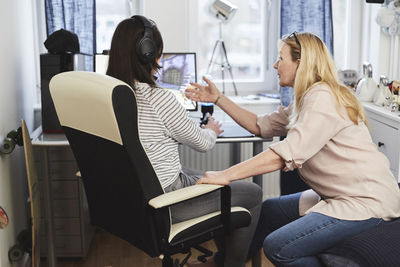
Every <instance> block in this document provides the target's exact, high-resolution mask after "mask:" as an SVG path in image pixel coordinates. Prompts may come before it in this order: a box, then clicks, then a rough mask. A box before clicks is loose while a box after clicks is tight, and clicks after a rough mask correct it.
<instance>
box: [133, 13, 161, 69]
mask: <svg viewBox="0 0 400 267" xmlns="http://www.w3.org/2000/svg"><path fill="white" fill-rule="evenodd" d="M131 18H137V19H139V20H140V21H141V22H142V23H143V26H144V34H143V37H142V38H140V39H139V40H137V42H136V54H137V56H138V57H139V60H140V62H142V63H143V64H148V63H151V62H153V61H154V60H155V57H156V44H155V43H154V40H153V29H154V27H155V26H154V24H153V23H152V22H151V21H149V20H148V19H147V18H146V17H144V16H139V15H136V16H133V17H131Z"/></svg>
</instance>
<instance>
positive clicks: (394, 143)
mask: <svg viewBox="0 0 400 267" xmlns="http://www.w3.org/2000/svg"><path fill="white" fill-rule="evenodd" d="M369 124H370V130H371V137H372V140H373V141H374V143H375V144H377V146H378V149H379V151H380V152H382V153H383V154H385V155H386V157H387V158H388V159H389V162H390V169H391V170H392V172H393V174H394V175H395V177H398V175H399V155H400V153H399V150H400V138H399V129H398V128H394V127H392V126H390V125H387V124H385V123H383V122H380V121H377V120H375V119H372V118H371V119H370V120H369Z"/></svg>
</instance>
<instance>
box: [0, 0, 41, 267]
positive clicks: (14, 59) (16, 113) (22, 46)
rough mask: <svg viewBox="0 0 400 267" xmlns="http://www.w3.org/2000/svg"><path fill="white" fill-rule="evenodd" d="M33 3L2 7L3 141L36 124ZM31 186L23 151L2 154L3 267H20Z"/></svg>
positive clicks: (0, 132) (0, 109)
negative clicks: (17, 259)
mask: <svg viewBox="0 0 400 267" xmlns="http://www.w3.org/2000/svg"><path fill="white" fill-rule="evenodd" d="M32 2H33V1H24V0H12V1H2V4H1V8H0V35H1V42H0V59H1V61H0V81H1V84H0V139H1V140H2V139H3V138H4V137H5V136H6V135H7V133H8V132H9V131H11V130H13V129H16V128H18V127H19V126H20V119H21V118H24V119H25V120H26V121H27V124H28V127H29V128H30V129H29V130H30V131H32V125H33V101H34V97H35V94H34V91H35V87H36V76H35V71H36V69H35V61H34V52H33V47H34V42H33V40H34V38H33V25H34V23H33V15H32V10H33V8H32ZM26 197H27V187H26V176H25V166H24V158H23V148H21V147H16V149H15V150H14V152H13V153H11V154H9V155H0V206H2V207H3V208H4V209H5V210H6V212H7V213H8V216H9V226H8V227H6V228H5V229H0V267H8V266H18V264H11V263H10V262H9V261H8V249H9V248H10V247H11V246H12V245H14V244H15V242H16V236H17V234H18V233H19V232H20V231H21V230H23V229H25V228H26V227H27V216H26V215H27V206H26Z"/></svg>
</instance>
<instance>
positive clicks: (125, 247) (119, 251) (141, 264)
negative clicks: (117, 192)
mask: <svg viewBox="0 0 400 267" xmlns="http://www.w3.org/2000/svg"><path fill="white" fill-rule="evenodd" d="M204 246H205V247H207V248H209V249H210V250H213V251H215V246H214V243H213V242H212V241H209V242H206V243H205V244H204ZM193 254H194V256H195V257H196V256H197V255H196V254H195V251H193ZM176 257H177V258H180V259H183V258H184V257H185V255H183V254H177V255H176ZM262 257H263V259H262V267H273V266H274V265H273V264H271V263H270V262H269V261H268V260H267V259H266V258H265V256H264V255H262ZM41 266H43V267H45V266H47V264H46V262H45V261H43V262H42V263H41ZM57 266H58V267H160V266H161V260H160V259H158V258H150V257H149V256H147V255H146V254H144V253H143V252H142V251H141V250H139V249H137V248H135V247H134V246H132V245H130V244H129V243H127V242H125V241H123V240H121V239H119V238H117V237H115V236H113V235H111V234H108V233H106V232H104V231H101V230H98V231H97V232H96V234H95V236H94V238H93V241H92V244H91V247H90V250H89V253H88V256H87V258H86V259H85V260H82V259H58V261H57ZM246 267H251V262H248V263H247V264H246Z"/></svg>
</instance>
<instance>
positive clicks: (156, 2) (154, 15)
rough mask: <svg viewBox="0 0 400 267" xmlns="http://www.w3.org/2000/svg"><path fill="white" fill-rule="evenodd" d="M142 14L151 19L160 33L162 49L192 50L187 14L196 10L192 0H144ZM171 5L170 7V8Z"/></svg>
mask: <svg viewBox="0 0 400 267" xmlns="http://www.w3.org/2000/svg"><path fill="white" fill-rule="evenodd" d="M144 4H145V6H144V15H145V16H146V17H148V18H150V19H153V20H154V21H155V22H156V23H157V27H158V28H159V30H160V32H161V33H162V36H163V40H164V51H166V52H177V51H193V49H191V48H192V47H193V46H191V31H190V29H196V28H195V27H191V25H190V22H189V21H190V19H189V16H191V15H194V14H195V13H196V12H190V10H193V8H192V5H193V6H195V1H193V0H185V1H182V0H168V1H165V0H147V1H144ZM171 7H172V8H171Z"/></svg>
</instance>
